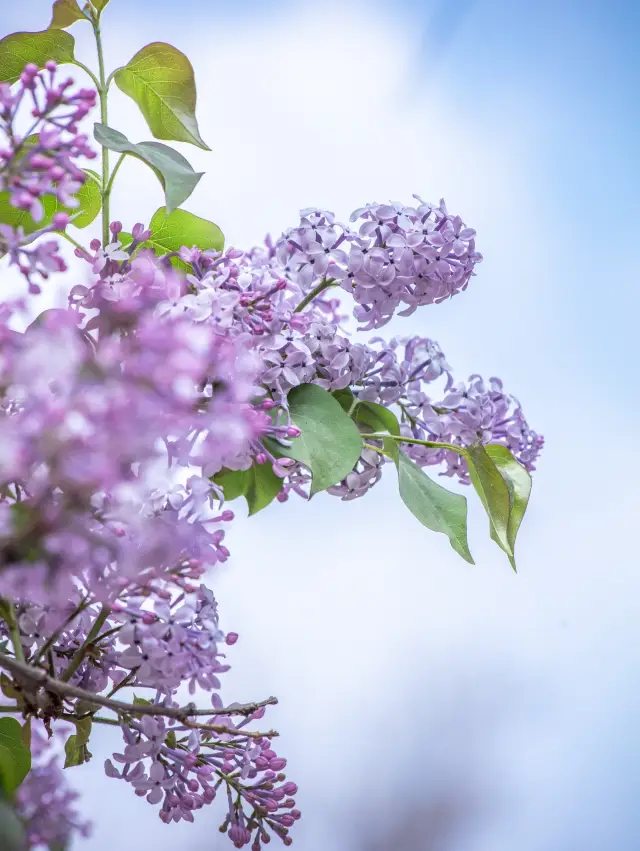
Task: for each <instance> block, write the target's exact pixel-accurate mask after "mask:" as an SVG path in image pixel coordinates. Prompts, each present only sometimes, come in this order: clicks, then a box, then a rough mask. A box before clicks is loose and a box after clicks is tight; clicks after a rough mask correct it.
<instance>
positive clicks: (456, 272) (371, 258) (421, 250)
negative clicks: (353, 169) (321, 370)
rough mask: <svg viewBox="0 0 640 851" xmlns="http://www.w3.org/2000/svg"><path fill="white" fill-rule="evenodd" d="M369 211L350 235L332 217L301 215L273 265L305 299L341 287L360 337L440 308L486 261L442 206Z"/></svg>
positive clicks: (357, 216)
mask: <svg viewBox="0 0 640 851" xmlns="http://www.w3.org/2000/svg"><path fill="white" fill-rule="evenodd" d="M415 198H416V200H417V201H418V202H419V203H418V205H417V206H416V207H407V206H405V205H404V204H401V203H389V204H377V203H376V204H367V206H366V207H361V208H360V209H358V210H355V211H354V213H353V214H352V215H351V222H352V223H354V227H353V229H350V228H348V227H346V226H344V225H341V224H338V223H337V222H336V221H335V217H334V215H333V213H328V212H324V211H321V210H313V209H311V210H302V212H301V220H300V225H299V226H298V227H297V228H292V229H291V230H289V231H287V232H286V233H285V234H283V236H282V238H281V239H280V240H279V241H278V243H277V245H276V257H277V259H278V261H279V262H280V263H281V265H282V267H283V272H284V274H285V276H286V277H287V279H289V280H292V281H294V282H295V283H297V284H298V286H300V288H301V289H302V290H303V291H304V292H308V291H309V290H310V289H312V288H313V287H314V286H316V285H317V284H318V282H320V281H321V280H322V279H330V280H332V281H336V282H339V283H340V284H341V286H342V287H343V288H344V289H345V290H347V291H348V292H349V293H350V294H351V296H352V297H353V299H354V301H355V302H356V304H357V307H356V308H355V310H354V315H355V317H356V319H358V321H359V322H361V323H362V325H361V328H362V329H363V330H370V329H372V328H379V327H380V326H382V325H385V324H386V323H387V322H388V321H389V320H390V319H391V317H392V316H393V315H394V313H395V312H396V311H397V310H398V308H399V307H400V306H401V305H402V306H403V309H402V310H401V311H400V315H401V316H407V315H409V314H410V313H413V311H414V310H416V308H418V307H420V306H422V305H425V304H438V303H439V302H441V301H444V300H445V299H447V298H450V297H451V296H453V295H455V294H456V293H458V292H460V291H461V290H464V289H466V287H467V284H468V283H469V279H470V277H471V275H473V274H474V268H475V266H476V264H477V263H479V262H480V261H481V260H482V255H481V254H479V253H478V252H477V251H476V249H475V233H476V232H475V231H474V230H473V229H472V228H468V227H466V225H465V224H464V222H463V221H462V219H461V218H460V217H459V216H451V215H450V214H449V213H448V211H447V208H446V206H445V203H444V201H440V204H439V205H437V206H435V205H433V204H427V203H425V202H424V201H423V200H422V199H421V198H419V197H418V196H415Z"/></svg>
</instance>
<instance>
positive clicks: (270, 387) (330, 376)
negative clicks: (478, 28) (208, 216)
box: [160, 202, 542, 501]
mask: <svg viewBox="0 0 640 851" xmlns="http://www.w3.org/2000/svg"><path fill="white" fill-rule="evenodd" d="M387 206H388V208H389V209H393V210H395V212H396V214H397V215H398V216H399V212H398V209H399V205H397V204H396V205H394V206H393V207H391V206H390V205H387ZM375 209H377V207H376V208H375ZM437 209H438V211H439V215H440V216H441V218H439V219H437V220H438V222H439V223H444V224H443V226H442V229H441V230H437V229H434V228H431V229H430V225H428V223H429V221H430V220H429V219H428V220H427V223H426V224H425V227H424V228H423V229H424V230H426V231H428V233H432V232H433V233H435V234H441V233H445V234H449V236H448V237H447V238H446V239H445V237H441V238H442V239H445V244H447V245H448V244H450V245H451V251H454V252H462V248H463V246H464V245H472V243H473V236H472V234H471V233H470V231H469V230H468V229H465V228H463V227H462V224H461V222H460V220H459V219H458V218H457V217H454V218H452V219H449V218H446V215H445V212H444V211H445V209H446V208H445V207H444V205H443V204H442V203H441V205H440V207H438V208H437ZM425 210H426V205H424V204H423V203H422V202H421V204H420V206H419V207H418V211H416V213H417V212H419V211H422V215H426V212H425ZM357 212H358V214H359V215H360V216H361V217H362V218H363V219H364V224H367V222H368V223H369V225H368V226H367V227H366V228H364V231H363V233H364V236H369V235H370V233H373V232H375V231H376V229H375V228H373V230H372V226H373V224H374V220H373V219H372V218H371V216H372V215H373V213H372V210H371V209H370V208H367V209H365V210H364V211H357ZM383 212H385V214H386V212H388V211H383ZM436 218H437V217H436ZM445 219H446V220H445ZM302 221H303V222H305V223H308V227H310V228H312V229H314V228H315V230H314V233H315V234H316V237H318V235H320V237H319V238H321V239H327V233H328V232H330V233H331V238H332V239H335V241H337V240H338V239H339V237H338V236H336V231H335V228H336V225H335V221H334V218H333V216H332V215H331V214H329V213H320V212H317V211H309V210H303V211H302ZM389 221H391V220H389ZM401 221H402V222H403V224H405V222H404V220H401ZM434 221H435V219H434ZM364 224H363V227H364ZM305 226H307V225H305ZM376 227H379V225H377V226H376ZM298 230H299V229H298ZM293 233H294V232H293V231H288V232H287V234H288V235H287V237H286V238H285V237H283V238H282V239H281V240H279V241H278V242H277V243H276V245H275V246H272V245H271V243H270V241H269V240H267V242H266V244H265V246H263V247H261V248H254V249H253V250H251V251H249V252H246V253H241V252H239V251H237V250H235V249H231V250H229V251H227V252H226V254H224V255H217V256H206V255H204V254H202V253H201V252H197V251H193V250H189V251H187V250H184V251H183V252H182V255H181V256H182V259H183V260H185V261H187V262H189V263H192V266H193V274H191V275H189V276H188V277H187V280H188V282H189V291H188V292H187V293H185V294H183V295H182V296H180V295H176V297H174V298H173V299H172V300H171V302H170V303H167V304H164V305H161V306H160V307H161V309H162V310H163V311H166V312H168V313H171V314H173V315H187V316H189V318H191V319H192V320H193V321H194V322H196V323H198V324H203V325H205V326H207V325H211V326H213V327H215V328H217V329H219V330H220V329H224V332H225V333H226V334H228V335H231V336H234V335H238V336H242V337H243V338H247V337H248V338H249V339H250V341H251V345H252V346H253V347H254V349H255V351H256V352H257V353H258V355H259V358H260V362H261V365H262V366H261V371H260V375H259V379H258V381H259V383H260V384H261V385H262V387H263V389H264V390H266V391H267V393H268V397H269V399H268V401H267V402H265V405H268V406H270V407H272V408H275V409H276V411H275V415H274V420H275V421H276V422H279V423H281V424H282V425H283V426H284V427H287V426H289V425H290V424H291V420H290V417H289V413H288V408H287V401H286V400H287V393H288V392H289V390H291V388H293V387H296V386H298V385H299V384H303V383H314V384H318V385H320V386H321V387H323V388H325V389H326V390H329V391H336V390H342V389H345V388H350V389H351V390H352V392H353V393H354V395H355V397H356V399H357V400H358V401H370V402H377V403H379V404H382V405H384V406H386V407H391V408H392V409H393V410H394V411H395V413H396V414H397V416H398V419H399V421H400V423H401V425H402V429H403V433H404V434H406V435H407V436H411V437H413V438H417V439H422V440H430V441H431V440H437V441H440V442H447V443H452V444H457V445H460V446H467V445H469V444H470V443H473V442H474V441H475V440H478V439H479V440H481V441H482V442H484V443H502V444H504V445H506V446H508V447H509V449H510V450H511V451H512V452H513V454H514V456H515V457H516V458H517V459H518V460H519V461H520V462H521V463H522V464H524V466H525V467H526V468H527V469H529V470H533V469H535V466H534V462H535V460H536V458H537V456H538V454H539V452H540V450H541V448H542V438H541V437H540V436H539V435H537V434H536V433H535V432H534V431H532V430H531V429H530V428H529V425H528V423H527V421H526V419H525V417H524V415H523V413H522V409H521V407H520V404H519V403H518V402H517V400H516V399H515V398H514V397H512V396H509V395H507V394H505V393H504V392H503V391H502V389H501V387H502V385H501V384H500V383H499V380H498V379H492V380H491V384H490V387H491V389H490V391H487V393H486V394H485V390H484V389H483V388H484V385H483V384H482V381H481V380H480V379H479V378H478V377H477V376H472V377H471V379H470V380H469V385H468V387H466V386H463V385H457V386H456V387H455V388H454V379H453V376H452V373H451V367H450V366H449V364H448V363H447V361H446V359H445V356H444V354H443V352H442V349H441V348H440V346H439V345H438V344H437V343H436V342H435V341H433V340H430V339H428V338H424V337H413V338H410V339H402V340H400V339H396V338H394V339H392V340H390V341H389V342H386V341H385V340H384V339H382V338H380V337H374V338H373V339H372V340H370V341H369V343H368V344H367V343H363V342H356V341H354V340H353V339H352V338H351V337H350V335H349V334H348V332H347V331H345V330H343V328H342V325H341V317H340V316H339V314H338V309H339V302H337V301H335V300H330V299H327V290H324V291H322V292H319V293H318V295H317V296H316V297H315V298H314V299H313V300H312V301H311V302H310V303H309V305H308V307H307V308H306V309H304V310H302V311H300V312H297V311H296V307H297V305H299V304H300V303H301V301H302V299H303V298H304V297H305V293H306V292H307V291H308V290H309V287H310V286H311V287H313V285H317V277H313V278H309V274H310V273H307V274H306V276H304V275H303V276H302V277H300V274H301V273H300V274H298V275H296V274H295V273H294V272H293V271H292V269H293V267H292V266H290V265H289V266H288V267H287V265H286V264H287V252H289V248H287V245H289V242H290V240H291V239H294V241H295V240H296V239H297V240H298V242H296V244H297V245H302V244H303V243H304V244H307V242H308V240H307V241H305V240H303V239H302V237H301V236H300V234H299V233H297V236H296V235H294V236H292V234H293ZM394 233H396V234H397V231H394ZM384 234H385V237H387V236H388V233H387V232H386V231H385V232H384ZM423 236H424V234H423ZM449 237H450V238H449ZM363 238H364V237H363ZM389 238H390V239H391V237H389ZM407 238H408V237H407ZM432 238H433V239H435V240H436V242H437V241H439V239H440V237H437V236H433V237H432ZM425 239H426V237H425ZM417 240H418V237H417V236H414V237H412V238H411V240H410V241H411V242H412V243H413V242H415V243H416V245H419V244H423V243H419V242H417ZM392 241H393V240H392ZM425 244H426V243H425ZM344 246H347V247H348V246H349V242H348V240H347V237H345V238H344V239H343V240H342V241H341V242H340V244H339V246H337V247H335V249H333V250H334V257H333V260H332V261H328V262H335V261H336V257H337V256H338V254H337V252H342V251H343V250H344ZM296 250H297V249H296ZM463 254H464V252H462V253H459V254H456V257H458V258H460V257H462V256H463ZM298 259H299V257H298ZM318 262H319V263H320V265H321V268H322V271H321V272H320V273H319V274H322V275H324V274H325V273H327V274H329V271H328V270H329V266H327V267H326V268H325V264H324V260H323V261H318ZM314 265H315V264H314ZM454 265H455V264H454ZM304 268H306V267H304ZM334 272H335V269H334V270H333V272H332V277H333V278H335V274H333V273H334ZM452 274H453V273H452ZM469 274H470V273H469ZM467 279H468V278H467ZM330 280H331V279H327V281H328V282H330ZM451 280H453V278H452V279H451ZM329 285H330V284H329V283H328V286H329ZM435 300H438V299H435ZM357 310H358V308H356V312H357ZM438 379H441V382H440V385H438V384H436V385H435V386H436V387H439V386H441V385H442V384H443V386H442V388H441V389H440V390H435V392H434V390H432V389H431V388H428V387H427V385H431V384H434V383H435V382H437V381H438ZM498 385H499V386H500V392H499V393H498V391H497V388H498ZM427 390H428V392H427ZM483 394H485V395H484V396H483ZM481 396H482V398H480V397H481ZM403 449H404V450H405V451H407V452H408V454H409V455H410V456H411V457H412V458H413V459H414V460H415V461H416V462H417V463H419V464H420V465H444V471H443V472H444V474H445V475H449V476H451V475H458V477H459V478H460V480H461V481H462V482H464V483H468V481H469V479H468V474H467V468H466V463H465V462H464V461H463V460H461V459H460V456H459V455H458V454H457V453H454V452H451V451H447V450H443V449H430V448H427V447H421V446H414V445H411V446H410V445H405V446H404V447H403ZM257 456H260V457H261V458H262V459H263V460H264V459H269V460H270V461H271V462H272V463H273V464H274V469H275V470H276V472H277V473H278V475H281V476H282V477H283V479H284V482H283V490H282V493H281V495H280V497H279V499H280V501H283V500H284V499H285V498H286V496H287V494H288V493H289V492H290V491H292V490H293V491H295V492H297V493H299V494H301V495H306V493H307V490H306V485H307V484H308V483H309V481H310V477H309V476H308V475H307V474H306V473H305V470H304V469H303V468H301V467H300V465H293V466H289V467H288V468H286V469H283V468H282V467H281V463H282V462H281V461H278V460H277V459H275V458H273V457H272V456H271V454H270V452H269V450H268V448H266V447H265V446H264V445H263V444H262V443H261V442H260V441H259V440H257V441H254V442H253V443H252V446H251V451H250V453H249V454H248V455H247V456H246V457H245V458H244V459H243V460H242V462H241V463H240V464H239V465H238V464H236V465H231V466H234V467H235V468H237V467H238V466H240V467H242V468H245V467H248V466H249V465H250V464H251V463H252V461H253V459H254V458H255V457H257ZM371 460H372V459H371V456H370V454H369V453H365V454H364V455H363V457H362V459H361V460H360V462H359V463H358V465H357V466H356V468H355V469H354V471H353V473H352V474H351V476H350V480H349V482H348V483H347V482H346V480H345V481H344V482H342V483H341V484H340V485H336V486H335V487H334V488H331V489H330V490H329V493H332V494H335V495H340V496H343V497H344V498H348V499H353V498H355V497H356V496H360V495H363V494H364V493H366V491H367V490H368V489H369V488H370V487H371V486H372V485H373V484H375V482H377V481H378V480H379V479H380V470H381V465H382V461H383V459H380V458H379V457H378V458H377V460H376V462H375V464H374V465H373V468H372V466H371V463H370V462H371Z"/></svg>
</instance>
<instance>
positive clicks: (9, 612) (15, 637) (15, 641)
mask: <svg viewBox="0 0 640 851" xmlns="http://www.w3.org/2000/svg"><path fill="white" fill-rule="evenodd" d="M2 617H3V619H4V621H5V623H6V624H7V629H8V631H9V637H10V638H11V644H12V645H13V652H14V654H15V657H16V659H17V660H18V661H19V662H24V650H23V649H22V641H21V640H20V628H19V626H18V618H17V617H16V609H15V606H14V605H13V602H12V601H11V600H9V599H7V598H6V597H5V598H4V599H3V600H2Z"/></svg>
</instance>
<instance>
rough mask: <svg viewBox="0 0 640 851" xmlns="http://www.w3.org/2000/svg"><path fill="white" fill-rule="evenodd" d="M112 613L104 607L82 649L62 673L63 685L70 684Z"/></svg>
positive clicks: (80, 648)
mask: <svg viewBox="0 0 640 851" xmlns="http://www.w3.org/2000/svg"><path fill="white" fill-rule="evenodd" d="M110 612H111V609H110V608H109V606H103V607H102V609H101V610H100V614H99V615H98V617H97V618H96V619H95V621H94V622H93V626H92V627H91V629H90V631H89V635H87V637H86V638H85V640H84V641H83V643H82V644H81V645H80V647H78V649H77V650H76V652H75V653H74V654H73V656H72V657H71V661H70V662H69V664H68V665H67V667H66V668H65V670H64V671H63V672H62V674H60V679H61V680H62V682H63V683H68V682H69V680H70V679H71V677H72V676H73V675H74V674H75V672H76V671H77V670H78V668H79V667H80V665H81V664H82V661H83V659H84V657H85V656H86V655H87V650H88V649H89V645H90V644H93V642H94V641H95V640H96V638H97V637H98V635H99V634H100V630H101V629H102V627H103V626H104V622H105V621H106V619H107V618H108V617H109V614H110Z"/></svg>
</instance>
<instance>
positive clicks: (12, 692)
mask: <svg viewBox="0 0 640 851" xmlns="http://www.w3.org/2000/svg"><path fill="white" fill-rule="evenodd" d="M0 691H1V692H2V694H3V695H4V696H5V697H8V698H9V699H10V700H15V701H17V702H18V703H20V701H21V700H22V695H21V694H20V692H19V691H17V690H16V689H15V687H14V685H13V680H12V679H11V677H9V676H7V674H5V673H2V674H0Z"/></svg>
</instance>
